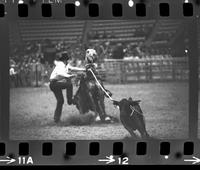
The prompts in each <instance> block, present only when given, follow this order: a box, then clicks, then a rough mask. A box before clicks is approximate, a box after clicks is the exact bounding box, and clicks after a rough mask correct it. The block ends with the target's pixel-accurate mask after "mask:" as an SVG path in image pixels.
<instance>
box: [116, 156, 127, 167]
mask: <svg viewBox="0 0 200 170" xmlns="http://www.w3.org/2000/svg"><path fill="white" fill-rule="evenodd" d="M118 161H119V164H122V165H128V157H124V158H118Z"/></svg>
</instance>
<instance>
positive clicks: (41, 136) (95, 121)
mask: <svg viewBox="0 0 200 170" xmlns="http://www.w3.org/2000/svg"><path fill="white" fill-rule="evenodd" d="M9 29H10V30H9V32H10V72H9V73H10V138H11V139H14V140H117V139H140V138H144V139H148V138H157V139H163V138H164V139H165V138H166V139H184V138H187V136H188V103H189V99H188V93H189V78H188V76H189V68H188V56H187V53H188V49H187V42H188V37H187V35H188V32H187V25H186V23H184V21H183V20H169V19H166V20H164V19H163V20H142V21H141V20H140V21H139V20H95V21H93V20H89V21H71V20H70V21H69V20H60V21H59V20H28V19H26V20H18V21H15V22H12V23H11V24H10V26H9ZM59 67H62V69H61V68H59ZM61 70H62V71H63V70H65V71H66V72H65V71H63V72H62V71H61ZM61 72H62V74H61Z"/></svg>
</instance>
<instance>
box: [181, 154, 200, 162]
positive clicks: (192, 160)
mask: <svg viewBox="0 0 200 170" xmlns="http://www.w3.org/2000/svg"><path fill="white" fill-rule="evenodd" d="M192 158H193V159H184V161H185V162H192V164H198V163H200V159H199V158H197V157H195V156H193V157H192Z"/></svg>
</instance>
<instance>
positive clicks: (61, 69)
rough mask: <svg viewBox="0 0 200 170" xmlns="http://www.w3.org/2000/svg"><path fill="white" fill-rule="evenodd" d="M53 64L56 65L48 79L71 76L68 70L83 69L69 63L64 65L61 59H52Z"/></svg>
mask: <svg viewBox="0 0 200 170" xmlns="http://www.w3.org/2000/svg"><path fill="white" fill-rule="evenodd" d="M54 64H55V65H56V66H55V68H54V70H53V71H52V73H51V76H50V80H54V79H55V80H61V79H63V78H69V77H72V74H70V73H69V70H75V71H83V70H85V69H83V68H78V67H73V66H71V65H70V64H67V65H65V63H64V62H62V61H54Z"/></svg>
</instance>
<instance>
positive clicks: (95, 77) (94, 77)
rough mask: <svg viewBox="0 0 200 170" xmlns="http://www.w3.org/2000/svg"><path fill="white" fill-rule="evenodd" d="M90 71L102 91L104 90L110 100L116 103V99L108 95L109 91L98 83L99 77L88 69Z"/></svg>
mask: <svg viewBox="0 0 200 170" xmlns="http://www.w3.org/2000/svg"><path fill="white" fill-rule="evenodd" d="M88 70H89V71H90V72H91V73H92V75H93V77H94V79H95V80H96V82H97V83H98V85H99V86H100V87H101V89H102V90H103V92H104V93H105V94H106V95H107V96H108V97H109V99H110V100H111V101H114V99H113V98H112V97H111V96H110V95H109V94H108V92H107V91H106V90H105V89H104V88H103V87H102V85H101V84H100V83H99V81H98V79H97V77H96V76H95V74H94V72H93V71H92V69H88Z"/></svg>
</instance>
